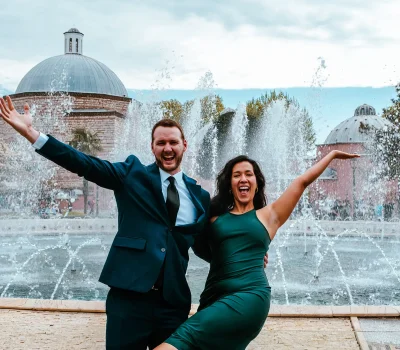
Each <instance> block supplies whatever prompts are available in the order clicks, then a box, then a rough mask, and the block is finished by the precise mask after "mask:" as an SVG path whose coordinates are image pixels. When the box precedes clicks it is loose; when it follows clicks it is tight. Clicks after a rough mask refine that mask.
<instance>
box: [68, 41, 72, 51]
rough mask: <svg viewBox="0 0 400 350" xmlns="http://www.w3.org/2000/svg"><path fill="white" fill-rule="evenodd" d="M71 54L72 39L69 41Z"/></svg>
mask: <svg viewBox="0 0 400 350" xmlns="http://www.w3.org/2000/svg"><path fill="white" fill-rule="evenodd" d="M69 52H72V38H70V39H69Z"/></svg>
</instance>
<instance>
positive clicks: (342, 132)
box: [324, 104, 392, 145]
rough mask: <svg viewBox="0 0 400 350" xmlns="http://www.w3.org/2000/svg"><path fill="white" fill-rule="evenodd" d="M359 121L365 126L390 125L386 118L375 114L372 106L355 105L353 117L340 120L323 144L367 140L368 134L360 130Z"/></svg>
mask: <svg viewBox="0 0 400 350" xmlns="http://www.w3.org/2000/svg"><path fill="white" fill-rule="evenodd" d="M361 123H362V124H363V125H365V126H367V125H368V126H370V127H375V128H377V129H383V128H385V127H388V126H390V125H392V123H391V122H389V121H388V120H387V119H385V118H382V117H381V116H378V115H376V111H375V108H374V107H372V106H369V105H367V104H363V105H361V106H359V107H357V109H356V110H355V112H354V116H353V117H351V118H349V119H346V120H345V121H343V122H341V123H340V124H339V125H338V126H336V127H335V128H334V129H333V130H332V131H331V132H330V134H329V135H328V137H327V139H326V140H325V142H324V144H326V145H329V144H335V143H360V142H367V141H369V140H370V138H369V135H368V134H367V133H366V132H362V131H361V130H360V126H361Z"/></svg>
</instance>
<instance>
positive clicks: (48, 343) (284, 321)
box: [0, 309, 359, 350]
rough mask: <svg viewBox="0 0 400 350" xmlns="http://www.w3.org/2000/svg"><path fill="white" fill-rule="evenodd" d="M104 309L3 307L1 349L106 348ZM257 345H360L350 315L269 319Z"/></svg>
mask: <svg viewBox="0 0 400 350" xmlns="http://www.w3.org/2000/svg"><path fill="white" fill-rule="evenodd" d="M105 322H106V317H105V314H104V313H83V312H53V311H29V310H10V309H0V329H1V330H2V331H1V333H0V344H1V349H2V350H11V349H12V350H19V349H24V350H25V349H32V350H34V349H38V350H39V349H41V350H47V349H49V350H50V349H51V350H54V349H60V350H63V349H68V350H72V349H79V350H80V349H93V350H95V349H96V350H97V349H104V348H105V346H104V334H105ZM248 349H249V350H255V349H274V350H280V349H304V350H306V349H307V350H313V349H332V350H337V349H343V350H353V349H354V350H356V349H359V346H358V344H357V340H356V338H355V335H354V332H353V329H352V326H351V323H350V320H349V319H345V318H335V319H327V318H316V319H312V318H275V317H271V318H269V319H268V320H267V323H266V325H265V326H264V328H263V330H262V332H261V334H260V335H259V336H258V338H257V339H256V340H255V341H254V342H253V343H252V344H251V345H250V346H249V348H248Z"/></svg>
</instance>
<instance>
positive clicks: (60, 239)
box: [0, 75, 400, 305]
mask: <svg viewBox="0 0 400 350" xmlns="http://www.w3.org/2000/svg"><path fill="white" fill-rule="evenodd" d="M211 78H212V76H211V77H210V75H208V76H206V77H205V78H202V80H201V82H202V83H203V86H200V87H199V97H198V98H197V99H196V100H195V101H194V103H193V105H192V107H191V109H190V112H189V113H188V114H187V115H185V116H184V118H183V120H182V124H183V127H184V130H185V132H186V137H187V139H188V141H189V149H188V152H187V154H186V157H185V161H184V163H183V168H184V170H185V172H187V173H188V174H189V175H190V176H193V177H195V178H196V179H198V180H199V182H200V183H202V184H203V185H204V186H206V187H207V188H208V189H209V190H210V191H211V192H212V191H213V185H212V183H213V181H212V180H213V179H215V177H216V174H217V172H218V170H219V169H220V168H221V166H222V164H224V162H225V161H226V160H227V159H229V158H231V157H233V156H235V155H238V154H248V155H249V156H250V157H252V158H254V159H256V160H257V161H259V163H260V165H261V167H262V169H263V172H264V174H265V176H266V179H267V195H268V200H269V202H271V201H273V200H275V199H276V198H277V197H278V196H279V195H280V194H281V193H282V192H283V191H284V189H285V188H286V187H287V186H288V184H289V183H290V181H291V180H292V179H293V178H294V177H296V176H297V175H298V174H300V173H302V172H304V171H305V169H307V168H308V167H309V166H310V164H311V160H310V156H311V155H312V151H311V150H310V147H309V144H308V141H307V140H306V138H305V137H304V133H302V132H301V130H303V129H304V123H305V121H306V120H305V118H304V111H302V110H301V108H300V107H299V106H296V105H289V106H287V104H286V103H285V101H282V100H278V101H276V102H273V103H271V104H270V106H269V108H267V109H266V110H265V112H264V115H263V116H262V118H260V120H257V121H256V122H257V125H256V126H254V125H253V126H252V128H250V125H249V120H248V118H247V115H246V108H245V106H243V105H239V106H238V108H237V109H236V110H235V111H234V112H235V113H231V117H230V118H228V119H227V124H226V127H227V128H228V129H227V134H226V135H225V136H224V137H223V138H222V137H221V130H220V128H219V126H218V123H217V122H216V120H215V119H213V118H210V119H209V120H205V119H204V118H202V110H201V109H202V106H201V98H204V96H208V97H209V98H210V99H212V98H214V97H215V94H214V92H213V91H212V86H210V81H211V80H212V79H211ZM200 85H201V84H200ZM204 85H205V86H204ZM54 95H55V94H53V95H52V94H50V95H49V104H48V105H49V111H47V112H46V111H37V110H36V111H35V110H34V112H35V116H36V118H40V121H39V122H40V125H41V126H42V125H43V126H44V129H42V130H44V131H48V130H50V129H51V127H52V126H54V125H55V126H56V129H57V130H58V131H59V130H62V129H63V128H64V127H65V125H64V121H63V119H62V118H59V117H57V116H58V115H60V113H59V112H57V111H54V109H57V108H61V109H63V110H66V109H68V108H70V107H68V106H70V98H69V96H68V94H65V96H63V99H62V101H64V102H62V104H61V105H60V102H59V101H60V98H59V95H57V99H56V100H57V105H55V104H54V103H53V102H52V101H53V100H54V99H53V97H52V96H54ZM211 105H212V104H211ZM163 114H164V111H163V110H162V108H161V106H160V104H159V103H158V101H157V100H154V101H147V102H143V103H141V102H138V101H133V102H132V103H131V104H130V106H129V109H128V113H127V117H126V118H125V120H124V122H123V126H122V128H121V134H120V137H119V138H118V139H117V140H116V141H115V148H114V151H113V153H112V155H111V156H110V157H111V158H112V160H117V161H121V160H124V159H125V158H126V156H127V155H129V154H135V155H136V156H138V158H139V159H140V160H141V161H142V162H143V163H151V162H152V161H153V156H152V154H151V152H150V149H149V148H150V141H151V140H150V136H151V135H150V130H151V127H152V125H153V124H154V123H155V122H156V121H158V120H160V119H161V118H162V117H163ZM232 114H233V115H232ZM45 129H46V130H45ZM250 129H251V130H254V132H252V133H250V132H249V130H250ZM10 148H11V150H12V155H10V157H9V158H8V159H7V161H8V163H7V164H9V165H7V169H2V170H1V171H2V172H6V171H12V172H13V173H14V174H15V175H14V176H13V177H12V181H11V182H9V183H6V185H7V186H9V192H8V198H9V199H8V200H9V202H10V203H13V206H14V212H13V213H12V214H11V215H8V217H5V218H4V219H2V220H0V270H1V274H0V296H1V297H28V298H47V299H84V300H97V299H100V300H104V299H105V297H106V293H107V287H106V286H103V285H101V284H100V283H98V282H97V278H98V276H99V274H100V270H101V267H102V265H103V263H104V261H105V258H106V256H107V252H108V249H109V246H110V244H111V241H112V239H113V236H114V234H115V232H116V220H115V219H113V218H98V219H93V218H81V219H68V218H65V219H60V218H57V219H47V220H45V219H39V218H38V213H37V212H35V210H33V209H32V208H33V203H36V201H37V198H39V196H40V195H41V193H43V192H46V193H47V194H50V195H52V196H55V195H57V190H56V188H57V185H56V184H55V183H53V182H52V179H53V177H54V173H55V167H54V166H53V165H52V164H50V163H49V162H47V161H44V160H43V159H42V158H41V157H40V156H38V155H35V154H34V152H33V150H32V148H31V146H30V145H28V144H27V142H25V141H24V140H22V139H21V138H17V139H16V141H15V142H14V143H13V144H11V145H10ZM16 159H18V161H16ZM21 160H22V161H21ZM28 163H29V164H30V166H29V168H27V167H26V165H25V164H28ZM205 170H206V171H205ZM373 174H375V173H373ZM374 176H375V175H374ZM374 176H371V183H370V185H371V187H374V188H377V189H378V190H379V191H381V192H382V195H384V189H383V188H382V187H383V186H380V187H379V184H378V182H377V181H375V179H374ZM17 186H18V191H16V190H15V189H16V187H17ZM44 186H45V187H44ZM46 186H47V187H46ZM14 194H15V196H14ZM327 203H330V202H329V198H328V199H327ZM280 231H281V232H279V233H278V235H277V238H276V239H275V241H274V242H273V244H272V245H271V250H270V252H269V256H270V259H269V260H270V264H269V266H268V268H267V270H266V271H267V275H268V277H269V279H270V282H271V285H272V290H273V303H279V304H336V305H347V304H350V305H353V304H392V305H400V277H399V276H400V259H399V255H398V250H399V247H400V226H399V225H398V223H397V222H393V223H390V222H376V221H374V222H370V221H353V220H348V221H340V222H339V221H338V222H335V221H331V220H324V219H323V218H322V219H321V217H320V216H318V215H317V214H316V212H315V211H314V210H313V208H312V204H311V203H310V195H309V193H308V192H307V193H305V195H304V196H303V197H302V200H301V203H300V204H299V206H298V208H297V209H296V211H295V213H294V215H293V216H292V217H291V220H289V221H288V222H287V223H286V224H285V226H284V227H283V228H282V229H281V230H280ZM207 272H208V265H207V264H206V263H205V262H203V261H201V260H200V259H199V258H197V257H196V256H195V255H194V254H193V252H190V264H189V268H188V281H189V285H190V287H191V289H192V294H193V301H194V302H197V301H198V299H199V294H200V292H201V290H202V288H203V286H204V282H205V278H206V275H207Z"/></svg>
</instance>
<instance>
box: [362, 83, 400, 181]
mask: <svg viewBox="0 0 400 350" xmlns="http://www.w3.org/2000/svg"><path fill="white" fill-rule="evenodd" d="M396 93H397V96H396V98H394V99H392V105H391V106H389V107H387V108H384V109H383V113H382V117H383V118H385V119H387V120H388V121H390V122H391V123H392V125H391V126H389V127H387V128H384V129H377V128H375V127H371V126H369V125H366V124H363V123H362V124H361V125H360V130H361V131H362V132H366V133H368V134H370V136H371V139H372V142H371V144H370V145H369V147H368V148H369V151H370V152H371V154H372V157H373V159H374V161H375V162H376V163H377V164H379V165H380V166H381V169H382V172H381V176H385V177H388V178H390V179H393V180H398V181H400V83H399V84H398V85H397V86H396ZM382 165H383V167H382Z"/></svg>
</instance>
